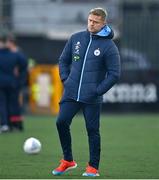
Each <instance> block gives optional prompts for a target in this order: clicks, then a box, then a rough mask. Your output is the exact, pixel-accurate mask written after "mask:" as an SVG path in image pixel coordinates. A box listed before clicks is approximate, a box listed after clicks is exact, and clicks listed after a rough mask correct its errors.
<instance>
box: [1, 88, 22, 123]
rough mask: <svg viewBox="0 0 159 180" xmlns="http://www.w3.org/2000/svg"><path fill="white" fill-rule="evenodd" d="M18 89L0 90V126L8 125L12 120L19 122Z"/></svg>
mask: <svg viewBox="0 0 159 180" xmlns="http://www.w3.org/2000/svg"><path fill="white" fill-rule="evenodd" d="M20 118H21V106H20V104H19V89H14V88H0V124H1V125H10V124H11V122H12V121H14V119H18V121H21V119H20Z"/></svg>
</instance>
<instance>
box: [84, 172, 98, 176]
mask: <svg viewBox="0 0 159 180" xmlns="http://www.w3.org/2000/svg"><path fill="white" fill-rule="evenodd" d="M82 176H87V177H98V176H100V175H99V174H98V173H97V174H93V173H86V172H85V173H83V174H82Z"/></svg>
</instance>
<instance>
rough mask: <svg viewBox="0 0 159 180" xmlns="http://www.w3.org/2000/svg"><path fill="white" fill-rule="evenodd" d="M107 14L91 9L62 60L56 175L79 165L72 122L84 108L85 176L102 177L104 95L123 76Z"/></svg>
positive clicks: (99, 9) (68, 45)
mask: <svg viewBox="0 0 159 180" xmlns="http://www.w3.org/2000/svg"><path fill="white" fill-rule="evenodd" d="M106 17H107V12H106V11H105V10H104V9H102V8H95V9H92V10H91V11H90V12H89V16H88V27H87V28H88V29H87V31H83V32H79V33H75V34H73V35H72V37H71V38H70V39H69V41H68V42H67V44H66V46H65V48H64V50H63V52H62V55H61V57H60V59H59V68H60V77H61V80H62V82H63V84H64V94H63V97H62V100H61V102H60V112H59V115H58V118H57V123H56V125H57V129H58V133H59V138H60V142H61V146H62V150H63V155H64V159H62V160H61V164H60V165H59V166H58V167H57V168H56V169H54V170H53V171H52V173H53V174H54V175H61V174H63V173H65V172H66V171H67V170H69V169H73V168H76V167H77V163H76V162H75V161H74V160H73V155H72V148H71V135H70V124H71V122H72V118H73V117H74V116H75V114H76V113H77V112H78V111H79V110H80V109H82V111H83V114H84V118H85V123H86V129H87V134H88V141H89V155H90V160H89V162H88V166H87V167H86V171H85V172H84V173H83V176H92V177H94V176H99V172H98V168H99V161H100V150H101V147H100V132H99V126H100V122H99V119H100V108H101V102H102V95H103V94H104V93H106V92H107V91H108V90H109V89H110V88H111V87H112V86H113V85H114V84H115V83H116V82H117V81H118V79H119V76H120V57H119V52H118V49H117V47H116V45H115V44H114V42H113V41H112V38H113V31H112V30H111V28H110V27H109V26H108V25H107V24H106Z"/></svg>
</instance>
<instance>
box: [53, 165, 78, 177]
mask: <svg viewBox="0 0 159 180" xmlns="http://www.w3.org/2000/svg"><path fill="white" fill-rule="evenodd" d="M76 167H77V164H75V165H74V166H72V167H69V168H67V169H66V170H65V171H63V172H57V171H55V170H53V171H52V174H53V175H54V176H60V175H62V174H64V173H65V172H67V171H69V170H71V169H75V168H76Z"/></svg>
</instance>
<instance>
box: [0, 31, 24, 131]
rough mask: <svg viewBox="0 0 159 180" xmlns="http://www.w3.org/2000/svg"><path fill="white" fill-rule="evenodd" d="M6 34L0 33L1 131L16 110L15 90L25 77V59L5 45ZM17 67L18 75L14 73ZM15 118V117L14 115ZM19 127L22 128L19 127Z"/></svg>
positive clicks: (8, 123) (5, 128)
mask: <svg viewBox="0 0 159 180" xmlns="http://www.w3.org/2000/svg"><path fill="white" fill-rule="evenodd" d="M7 38H8V34H5V33H2V34H1V35H0V123H1V128H0V131H1V132H6V131H8V130H9V126H10V122H9V120H10V119H11V118H13V117H14V118H15V111H18V108H19V106H18V103H17V96H16V94H15V93H16V90H17V89H18V88H19V87H21V86H22V85H23V83H24V80H25V78H26V72H27V60H26V59H25V58H23V57H21V56H20V55H19V54H17V53H15V52H11V51H10V49H9V48H8V46H7ZM16 69H18V73H19V74H18V75H17V73H16ZM16 118H17V117H16ZM19 129H22V127H20V128H19Z"/></svg>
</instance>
